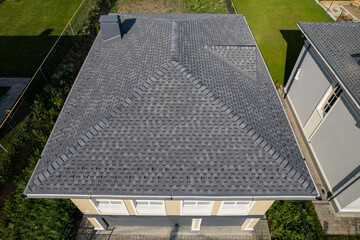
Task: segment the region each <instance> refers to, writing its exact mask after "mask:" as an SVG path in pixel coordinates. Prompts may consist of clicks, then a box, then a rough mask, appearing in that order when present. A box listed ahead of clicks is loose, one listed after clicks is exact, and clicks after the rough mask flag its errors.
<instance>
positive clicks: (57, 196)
mask: <svg viewBox="0 0 360 240" xmlns="http://www.w3.org/2000/svg"><path fill="white" fill-rule="evenodd" d="M22 197H23V198H50V199H91V198H121V199H158V200H191V199H203V200H205V199H206V200H214V201H226V200H245V201H269V200H317V199H319V197H318V196H317V195H314V194H303V195H258V196H254V195H241V196H240V195H239V196H224V195H178V196H171V195H169V196H166V195H164V196H160V195H115V194H114V195H108V194H91V195H89V194H36V193H29V194H25V193H24V194H23V195H22Z"/></svg>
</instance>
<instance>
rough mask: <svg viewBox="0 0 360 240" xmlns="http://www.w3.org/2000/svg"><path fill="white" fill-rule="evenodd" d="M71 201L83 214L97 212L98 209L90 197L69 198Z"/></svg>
mask: <svg viewBox="0 0 360 240" xmlns="http://www.w3.org/2000/svg"><path fill="white" fill-rule="evenodd" d="M71 201H72V202H73V203H74V204H75V205H76V206H77V207H78V209H79V210H80V211H81V212H82V213H84V214H99V211H98V210H97V208H96V207H95V206H94V204H93V203H92V201H91V200H90V199H71Z"/></svg>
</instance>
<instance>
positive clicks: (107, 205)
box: [96, 199, 128, 214]
mask: <svg viewBox="0 0 360 240" xmlns="http://www.w3.org/2000/svg"><path fill="white" fill-rule="evenodd" d="M96 202H97V207H98V209H99V211H100V212H101V213H107V214H128V211H127V209H126V206H125V204H124V201H123V200H117V199H98V200H96Z"/></svg>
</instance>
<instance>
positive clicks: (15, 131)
mask: <svg viewBox="0 0 360 240" xmlns="http://www.w3.org/2000/svg"><path fill="white" fill-rule="evenodd" d="M7 123H8V124H9V126H10V128H11V129H12V130H13V131H14V132H15V133H16V134H17V135H18V136H20V134H19V133H18V131H16V130H15V128H13V126H11V124H10V121H8V122H7Z"/></svg>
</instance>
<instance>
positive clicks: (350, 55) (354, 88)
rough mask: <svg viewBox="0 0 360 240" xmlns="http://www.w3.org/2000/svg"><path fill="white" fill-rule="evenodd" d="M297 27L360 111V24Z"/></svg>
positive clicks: (310, 24) (321, 23)
mask: <svg viewBox="0 0 360 240" xmlns="http://www.w3.org/2000/svg"><path fill="white" fill-rule="evenodd" d="M297 26H298V27H299V28H300V30H301V31H302V33H303V34H304V36H305V37H306V38H307V39H308V40H309V41H310V43H311V44H312V45H313V46H314V47H315V49H316V50H317V51H318V52H319V54H320V55H321V57H322V58H323V59H324V60H325V62H326V63H327V64H328V65H329V67H330V68H331V70H332V71H333V72H334V73H335V75H336V77H337V78H338V79H339V82H340V84H341V85H342V86H343V88H344V89H345V90H346V91H347V92H348V93H349V95H350V97H351V98H352V99H353V101H354V102H355V104H356V105H357V107H359V108H360V22H330V23H325V22H300V23H297Z"/></svg>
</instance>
